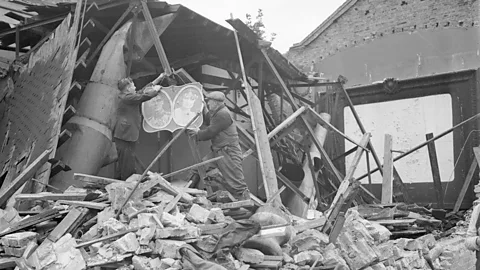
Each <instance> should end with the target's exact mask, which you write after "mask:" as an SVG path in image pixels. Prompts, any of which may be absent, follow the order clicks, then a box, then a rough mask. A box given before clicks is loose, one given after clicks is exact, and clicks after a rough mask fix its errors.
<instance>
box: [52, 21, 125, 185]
mask: <svg viewBox="0 0 480 270" xmlns="http://www.w3.org/2000/svg"><path fill="white" fill-rule="evenodd" d="M130 26H131V23H130V22H129V23H126V24H125V25H123V26H122V27H121V28H120V29H119V30H118V31H117V32H115V34H113V36H112V37H111V39H110V40H109V41H108V42H107V43H106V44H105V46H104V47H103V49H102V52H101V54H100V58H99V59H98V62H97V65H96V66H95V69H94V70H93V74H92V76H91V78H90V82H89V83H88V84H87V86H86V87H85V90H84V91H83V94H82V97H81V98H80V101H79V103H78V106H77V114H76V115H75V116H74V117H72V118H71V119H70V120H69V121H68V122H67V124H66V125H67V128H68V129H70V130H71V131H72V138H71V139H70V140H69V142H68V145H66V146H67V147H65V149H62V150H61V151H60V153H59V154H60V155H61V156H60V159H61V160H62V161H63V162H64V163H65V164H68V165H69V166H70V167H71V168H72V170H71V171H69V172H64V173H59V174H57V175H56V176H55V177H54V178H53V179H51V185H53V186H55V187H57V188H59V189H60V190H65V189H66V188H68V187H69V186H70V185H72V184H73V183H74V181H73V173H84V174H90V175H96V174H97V173H98V172H99V171H100V169H101V168H102V167H103V166H104V165H105V164H107V163H108V162H109V160H108V159H109V158H108V157H113V158H112V159H110V160H111V161H113V160H114V158H115V156H116V154H111V153H114V151H113V150H114V149H115V146H114V144H113V143H112V130H113V128H114V126H115V120H116V111H117V107H118V88H117V82H118V80H120V79H121V78H124V77H126V68H127V67H126V65H125V60H124V55H123V47H124V45H125V43H126V38H127V33H128V30H129V28H130Z"/></svg>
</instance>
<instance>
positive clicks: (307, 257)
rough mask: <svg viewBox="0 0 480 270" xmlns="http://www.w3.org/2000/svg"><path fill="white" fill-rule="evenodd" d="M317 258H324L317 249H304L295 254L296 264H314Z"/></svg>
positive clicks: (319, 259)
mask: <svg viewBox="0 0 480 270" xmlns="http://www.w3.org/2000/svg"><path fill="white" fill-rule="evenodd" d="M317 260H318V261H321V260H323V256H322V254H321V253H320V252H318V251H316V250H308V251H303V252H300V253H298V254H297V255H294V256H293V261H294V262H295V264H298V265H300V266H303V265H307V264H308V265H310V264H313V263H314V262H316V261H317Z"/></svg>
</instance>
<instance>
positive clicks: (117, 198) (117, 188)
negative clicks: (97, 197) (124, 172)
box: [105, 182, 143, 210]
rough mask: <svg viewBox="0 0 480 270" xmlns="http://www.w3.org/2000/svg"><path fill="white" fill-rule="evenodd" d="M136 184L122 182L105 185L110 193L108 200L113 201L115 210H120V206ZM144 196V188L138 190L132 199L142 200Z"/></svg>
mask: <svg viewBox="0 0 480 270" xmlns="http://www.w3.org/2000/svg"><path fill="white" fill-rule="evenodd" d="M134 186H135V183H134V182H122V183H118V182H116V183H111V184H109V185H107V186H106V187H105V189H106V190H107V193H108V200H109V201H110V202H111V205H112V209H113V210H120V207H121V206H122V204H123V203H124V202H125V200H126V199H127V197H128V196H129V195H130V193H131V191H132V190H133V187H134ZM142 198H143V192H142V190H138V189H137V190H136V191H135V192H134V193H133V194H132V197H131V198H130V200H132V201H140V200H141V199H142Z"/></svg>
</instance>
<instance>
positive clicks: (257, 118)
mask: <svg viewBox="0 0 480 270" xmlns="http://www.w3.org/2000/svg"><path fill="white" fill-rule="evenodd" d="M232 19H233V18H232ZM233 33H234V36H235V43H236V46H237V52H238V59H239V63H240V68H241V70H242V76H243V84H244V86H245V87H246V92H247V100H248V104H249V106H250V111H251V120H252V121H251V122H252V129H253V132H254V135H255V136H254V137H255V145H256V147H257V155H258V160H259V165H260V171H261V173H262V179H263V185H264V189H265V195H266V197H267V199H269V198H270V197H271V196H272V194H274V193H275V192H277V190H278V184H277V177H276V174H275V165H274V163H273V157H272V152H271V149H270V143H269V139H268V135H267V130H266V128H265V127H266V125H265V119H264V118H263V109H262V105H261V102H260V100H259V99H258V97H257V96H256V95H255V94H254V93H253V91H252V89H251V87H250V84H249V83H248V81H247V75H246V72H245V66H244V65H243V57H242V51H241V48H240V42H239V40H238V35H237V31H233ZM295 109H296V110H298V108H295ZM272 203H273V204H274V205H277V206H279V205H281V203H282V201H281V198H280V197H277V198H276V199H275V200H274V201H273V202H272Z"/></svg>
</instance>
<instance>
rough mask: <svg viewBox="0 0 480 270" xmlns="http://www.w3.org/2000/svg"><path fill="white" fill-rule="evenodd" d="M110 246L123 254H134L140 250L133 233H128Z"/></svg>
mask: <svg viewBox="0 0 480 270" xmlns="http://www.w3.org/2000/svg"><path fill="white" fill-rule="evenodd" d="M112 246H113V247H114V248H115V249H116V250H117V251H118V252H119V253H120V254H125V253H127V252H135V251H136V250H137V249H139V248H140V243H138V240H137V237H136V236H135V234H134V233H128V234H126V235H124V236H123V237H122V238H120V239H118V240H116V241H114V242H113V243H112Z"/></svg>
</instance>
